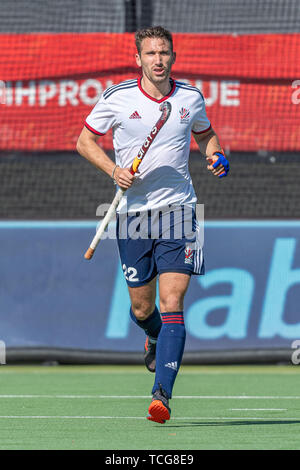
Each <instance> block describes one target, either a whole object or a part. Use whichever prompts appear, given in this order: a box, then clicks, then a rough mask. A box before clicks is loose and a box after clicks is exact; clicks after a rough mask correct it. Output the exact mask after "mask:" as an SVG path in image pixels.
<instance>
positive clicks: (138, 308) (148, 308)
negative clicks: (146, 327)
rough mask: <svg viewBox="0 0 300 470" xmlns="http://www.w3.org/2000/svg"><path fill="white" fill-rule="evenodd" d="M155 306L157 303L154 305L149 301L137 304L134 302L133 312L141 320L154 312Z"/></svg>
mask: <svg viewBox="0 0 300 470" xmlns="http://www.w3.org/2000/svg"><path fill="white" fill-rule="evenodd" d="M154 308H155V305H152V304H151V303H149V302H139V303H135V304H134V303H133V304H132V305H131V309H132V311H133V314H134V316H135V317H136V319H137V320H139V321H144V320H146V319H147V318H148V317H149V316H150V315H151V313H153V310H154Z"/></svg>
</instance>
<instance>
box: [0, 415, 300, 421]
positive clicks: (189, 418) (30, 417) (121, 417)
mask: <svg viewBox="0 0 300 470" xmlns="http://www.w3.org/2000/svg"><path fill="white" fill-rule="evenodd" d="M0 419H138V420H139V419H143V420H145V419H146V417H145V416H43V415H41V416H21V415H19V416H15V415H11V416H9V415H7V416H4V415H3V416H0ZM194 419H195V420H210V421H214V420H218V421H223V420H224V421H225V420H238V421H240V420H243V419H246V420H249V419H250V420H260V421H268V420H270V419H272V420H279V421H282V419H284V420H286V421H295V420H299V421H300V418H299V417H295V418H274V417H273V416H272V417H270V416H269V417H264V418H262V417H257V416H255V417H249V416H244V417H243V416H238V417H232V416H231V417H228V416H227V417H220V416H214V417H212V416H185V417H182V416H181V417H178V418H172V421H174V420H188V421H191V420H194Z"/></svg>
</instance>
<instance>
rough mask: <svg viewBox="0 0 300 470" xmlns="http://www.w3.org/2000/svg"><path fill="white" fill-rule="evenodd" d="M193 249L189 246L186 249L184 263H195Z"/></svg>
mask: <svg viewBox="0 0 300 470" xmlns="http://www.w3.org/2000/svg"><path fill="white" fill-rule="evenodd" d="M193 254H194V253H193V250H192V249H191V248H189V247H187V248H186V249H185V250H184V255H185V260H184V264H193Z"/></svg>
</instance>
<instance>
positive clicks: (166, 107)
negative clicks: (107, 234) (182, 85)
mask: <svg viewBox="0 0 300 470" xmlns="http://www.w3.org/2000/svg"><path fill="white" fill-rule="evenodd" d="M171 109H172V106H171V103H169V101H165V102H164V103H162V104H161V105H160V107H159V110H160V111H161V112H162V113H161V116H160V118H159V120H158V121H157V123H156V124H155V126H154V127H153V128H152V129H151V131H150V133H149V134H148V135H147V137H146V139H145V141H144V143H143V145H142V147H141V148H140V150H139V152H138V154H137V156H136V157H135V158H134V160H133V162H132V165H131V168H130V173H131V174H132V175H134V174H135V173H136V172H137V170H138V167H139V166H140V164H141V162H142V160H143V158H144V157H145V155H146V153H147V152H148V150H149V148H150V146H151V144H152V142H153V140H154V139H155V137H156V136H157V134H158V133H159V131H160V129H161V128H162V127H163V125H164V124H165V123H166V122H167V120H168V118H169V116H170V113H171ZM124 193H125V190H124V189H121V188H120V189H119V190H118V191H117V193H116V195H115V197H114V199H113V202H112V203H111V205H110V207H109V209H108V211H107V214H106V216H105V217H104V219H103V220H102V222H101V225H100V227H99V228H98V230H97V232H96V235H95V236H94V238H93V240H92V243H91V244H90V246H89V248H88V249H87V251H86V253H85V255H84V257H85V259H91V258H92V257H93V254H94V252H95V250H96V247H97V245H98V243H99V241H100V240H101V237H102V235H103V233H104V231H105V229H106V227H107V226H108V224H109V222H110V221H111V219H112V218H113V217H114V214H115V211H116V209H117V207H118V205H119V202H120V201H121V199H122V197H123V195H124Z"/></svg>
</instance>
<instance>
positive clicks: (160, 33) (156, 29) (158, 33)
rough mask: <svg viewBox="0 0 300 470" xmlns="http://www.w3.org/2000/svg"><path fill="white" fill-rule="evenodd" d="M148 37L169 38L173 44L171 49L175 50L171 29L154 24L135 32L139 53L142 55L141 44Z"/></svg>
mask: <svg viewBox="0 0 300 470" xmlns="http://www.w3.org/2000/svg"><path fill="white" fill-rule="evenodd" d="M146 38H162V39H167V40H168V41H169V43H170V44H171V50H172V52H173V38H172V34H171V33H170V31H168V30H167V29H165V28H163V27H162V26H152V27H151V28H144V29H139V30H138V31H136V33H135V44H136V48H137V50H138V53H139V55H141V44H142V41H143V39H146Z"/></svg>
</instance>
